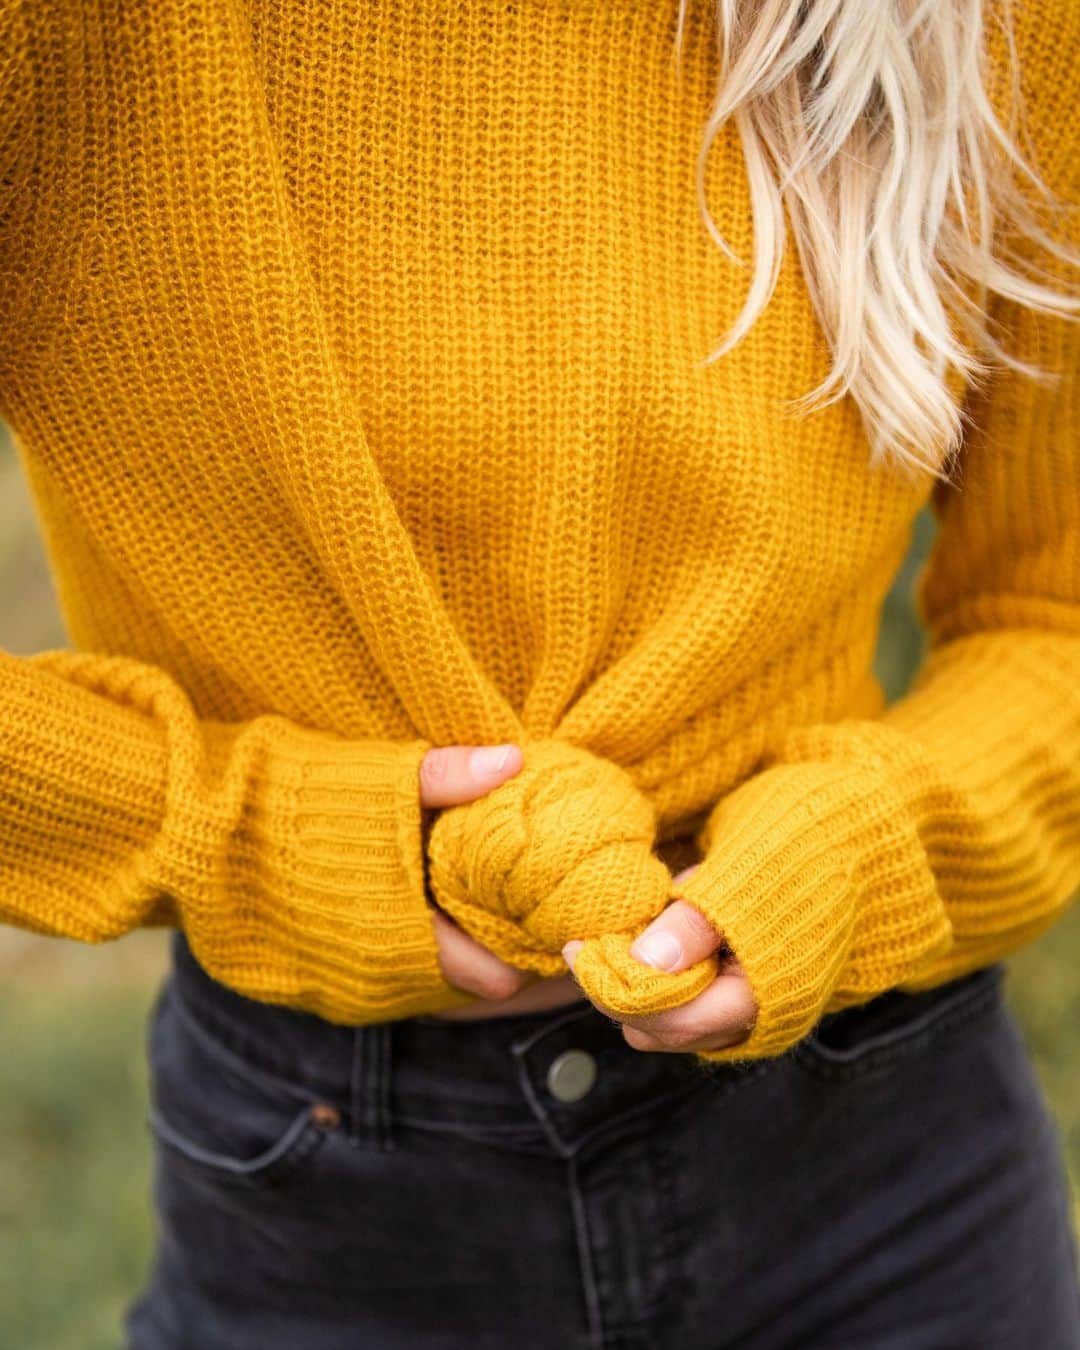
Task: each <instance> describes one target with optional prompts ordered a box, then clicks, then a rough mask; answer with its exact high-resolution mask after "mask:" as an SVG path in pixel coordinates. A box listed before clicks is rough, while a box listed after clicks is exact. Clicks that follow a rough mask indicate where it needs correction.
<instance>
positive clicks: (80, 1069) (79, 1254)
mask: <svg viewBox="0 0 1080 1350" xmlns="http://www.w3.org/2000/svg"><path fill="white" fill-rule="evenodd" d="M0 504H2V505H0V515H2V523H3V533H2V538H3V539H4V540H6V541H7V543H6V546H5V547H4V548H3V549H0V595H2V596H4V597H7V604H6V606H0V645H3V646H5V647H6V648H7V649H8V650H12V651H32V650H37V649H38V648H40V647H44V646H49V645H62V643H63V637H62V633H61V630H60V627H59V623H58V620H57V617H56V614H55V610H54V609H53V608H52V605H51V599H50V597H49V590H48V584H47V574H46V569H45V568H44V563H43V559H42V557H41V554H40V547H39V545H38V544H37V541H36V536H35V534H34V531H33V526H32V522H31V515H30V511H29V507H28V504H27V502H26V500H25V496H24V495H22V484H21V479H20V478H19V476H18V474H17V471H16V470H15V467H14V464H13V461H12V460H11V459H10V457H8V456H5V455H4V453H3V447H2V446H0ZM932 533H933V530H932V524H931V522H930V521H929V520H928V519H927V518H926V517H922V518H920V520H919V522H918V523H917V527H916V532H915V537H914V540H913V546H912V551H911V553H910V555H909V557H908V560H907V562H906V563H905V565H904V569H903V571H902V572H901V574H900V576H899V577H898V578H897V582H896V585H895V587H894V589H893V592H892V594H891V595H890V597H889V600H888V602H887V604H886V609H885V616H884V624H883V631H882V639H881V644H880V647H879V652H878V672H879V675H880V677H881V679H882V682H883V685H884V687H885V690H886V694H887V695H888V697H889V698H890V699H891V698H895V697H898V696H899V695H900V694H901V693H902V691H903V689H904V688H905V687H906V685H907V682H908V680H909V679H910V677H911V673H912V671H913V670H914V668H915V667H916V665H917V664H918V661H919V660H920V657H921V653H922V650H923V645H924V643H923V636H922V633H921V631H920V629H919V626H918V624H917V622H916V620H915V617H914V614H913V610H912V605H911V585H912V582H913V580H914V578H915V576H916V574H917V571H918V568H919V567H920V566H921V563H922V561H923V559H924V558H925V556H926V550H927V548H928V547H929V544H930V542H931V537H932ZM163 968H164V935H163V934H161V933H149V932H148V933H137V934H132V935H131V936H130V937H127V938H125V939H123V941H121V942H118V943H113V944H110V945H109V946H107V947H104V948H88V947H82V946H79V945H78V944H75V943H63V942H56V941H47V940H44V939H38V938H33V937H30V936H28V935H26V934H23V933H17V932H15V931H14V930H4V929H3V928H0V1347H2V1348H3V1350H117V1348H118V1347H119V1346H120V1344H121V1331H120V1326H121V1319H122V1315H123V1312H124V1309H125V1308H126V1307H127V1305H128V1303H129V1301H130V1300H131V1298H132V1297H133V1296H134V1294H135V1293H136V1291H137V1290H138V1289H139V1288H140V1287H141V1285H142V1283H143V1280H144V1278H145V1276H146V1273H147V1263H148V1260H149V1254H150V1243H151V1235H152V1219H151V1213H150V1206H149V1195H148V1166H149V1137H148V1134H147V1130H146V1126H145V1112H146V1068H145V1063H144V1058H143V1045H144V1036H145V1027H146V1018H147V1014H148V1012H149V1009H150V1006H151V1003H152V1000H153V996H154V992H155V989H156V986H157V981H158V978H159V976H160V974H161V971H162V970H163ZM1078 969H1080V907H1076V908H1074V909H1073V910H1071V911H1070V912H1069V913H1068V914H1067V915H1066V917H1065V918H1064V919H1062V920H1061V921H1060V922H1059V923H1058V924H1057V925H1055V927H1054V928H1053V929H1052V930H1051V931H1050V932H1049V933H1047V934H1046V935H1045V936H1044V937H1043V938H1041V939H1040V940H1039V941H1038V942H1036V943H1034V944H1032V945H1031V946H1029V947H1028V948H1026V949H1025V950H1024V951H1022V952H1020V953H1018V954H1017V955H1016V956H1015V957H1013V958H1012V959H1011V961H1010V963H1009V980H1008V984H1007V993H1008V998H1009V1001H1010V1003H1011V1005H1012V1006H1013V1008H1014V1009H1015V1011H1016V1012H1017V1015H1018V1016H1019V1018H1020V1021H1021V1024H1022V1026H1023V1028H1024V1031H1025V1035H1026V1036H1027V1038H1028V1042H1029V1044H1030V1046H1031V1048H1032V1051H1033V1053H1034V1055H1035V1060H1036V1065H1037V1068H1038V1071H1039V1074H1040V1077H1041V1080H1042V1082H1043V1084H1044V1086H1045V1088H1046V1091H1047V1094H1048V1097H1049V1099H1050V1103H1051V1106H1052V1108H1053V1111H1054V1115H1055V1118H1056V1120H1057V1122H1058V1125H1059V1128H1060V1130H1061V1135H1062V1138H1063V1141H1064V1144H1065V1149H1066V1158H1067V1162H1068V1165H1069V1170H1070V1176H1071V1179H1072V1183H1073V1194H1074V1197H1078V1196H1080V1073H1078V1072H1077V1070H1078V1068H1080V1062H1078V1054H1077V1046H1078V1045H1080V980H1078V979H1077V975H1076V971H1077V970H1078ZM1078 1218H1080V1211H1078Z"/></svg>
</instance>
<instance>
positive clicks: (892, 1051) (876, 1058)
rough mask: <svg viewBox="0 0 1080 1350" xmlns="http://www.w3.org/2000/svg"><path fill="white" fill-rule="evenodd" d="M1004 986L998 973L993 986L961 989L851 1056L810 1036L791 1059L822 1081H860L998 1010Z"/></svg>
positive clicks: (801, 1043) (862, 1045) (992, 983)
mask: <svg viewBox="0 0 1080 1350" xmlns="http://www.w3.org/2000/svg"><path fill="white" fill-rule="evenodd" d="M1002 985H1003V977H1002V974H1001V972H1000V971H999V973H998V974H997V975H995V976H994V977H993V979H992V980H991V981H990V983H988V984H980V985H975V986H974V987H968V988H965V989H962V990H960V991H958V992H957V993H956V994H954V995H953V996H952V997H951V998H950V999H948V1000H946V1001H943V1002H942V1003H938V1004H935V1005H934V1006H933V1007H932V1008H928V1009H927V1010H926V1012H924V1013H921V1014H920V1016H919V1017H918V1018H917V1019H916V1020H915V1021H913V1022H911V1023H909V1024H908V1025H906V1026H905V1027H903V1029H902V1034H901V1035H899V1036H895V1035H894V1036H891V1037H890V1036H889V1035H888V1033H882V1035H880V1036H878V1037H869V1038H867V1040H866V1041H864V1042H863V1043H862V1044H861V1045H859V1046H856V1047H854V1048H853V1049H852V1052H851V1053H850V1054H843V1053H841V1052H832V1051H826V1050H823V1048H822V1047H821V1046H820V1045H819V1044H817V1043H816V1042H815V1041H814V1039H813V1033H812V1032H811V1034H810V1035H809V1036H807V1037H806V1038H805V1039H804V1040H803V1041H800V1042H799V1043H798V1044H797V1045H795V1046H793V1047H792V1051H791V1054H792V1059H793V1060H794V1061H795V1062H796V1063H798V1064H800V1065H801V1066H802V1067H803V1068H805V1069H806V1070H807V1072H809V1073H814V1074H817V1075H819V1076H820V1077H822V1078H828V1079H831V1080H833V1081H843V1080H854V1079H858V1078H861V1077H863V1076H864V1075H866V1074H869V1073H871V1072H873V1071H874V1070H876V1069H881V1068H887V1067H888V1066H889V1065H892V1064H895V1063H897V1062H898V1061H899V1060H902V1059H905V1058H907V1057H908V1056H909V1055H915V1054H918V1053H920V1052H921V1051H923V1050H926V1049H928V1048H929V1047H930V1046H932V1045H934V1044H936V1043H937V1041H938V1040H939V1039H941V1038H942V1037H944V1036H945V1035H946V1034H947V1033H948V1032H950V1031H952V1030H954V1029H957V1028H959V1027H961V1026H964V1025H966V1024H967V1023H969V1022H971V1021H973V1020H974V1019H975V1018H977V1017H979V1016H981V1015H982V1014H983V1013H985V1012H989V1011H993V1009H994V1008H995V1007H997V1006H999V997H1000V994H1001V989H1002Z"/></svg>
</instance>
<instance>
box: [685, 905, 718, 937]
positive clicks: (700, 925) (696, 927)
mask: <svg viewBox="0 0 1080 1350" xmlns="http://www.w3.org/2000/svg"><path fill="white" fill-rule="evenodd" d="M682 903H683V909H682V920H683V923H684V924H685V926H686V930H687V932H688V933H689V935H690V937H691V938H692V939H693V941H694V943H695V944H700V945H701V946H708V945H715V944H716V943H718V942H719V940H720V934H719V933H718V932H717V931H716V928H715V926H714V925H713V923H712V922H711V920H710V919H709V918H708V917H707V916H706V915H705V914H704V913H702V911H701V910H700V909H698V908H697V906H696V905H691V904H690V903H689V902H687V901H685V900H684V901H683V902H682Z"/></svg>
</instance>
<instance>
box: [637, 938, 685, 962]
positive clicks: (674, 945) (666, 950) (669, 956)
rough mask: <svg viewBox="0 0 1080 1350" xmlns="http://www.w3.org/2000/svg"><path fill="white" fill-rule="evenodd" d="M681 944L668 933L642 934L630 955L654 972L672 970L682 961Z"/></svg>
mask: <svg viewBox="0 0 1080 1350" xmlns="http://www.w3.org/2000/svg"><path fill="white" fill-rule="evenodd" d="M682 954H683V950H682V943H681V942H680V941H679V939H678V938H676V937H672V935H671V934H670V933H643V934H642V935H641V937H639V938H638V940H637V941H636V942H635V943H634V944H633V946H632V947H631V948H630V955H631V956H633V957H634V958H635V960H638V961H642V962H643V963H644V964H645V965H647V966H652V967H654V969H656V970H674V969H675V967H676V966H677V965H678V964H679V962H680V961H681V960H682Z"/></svg>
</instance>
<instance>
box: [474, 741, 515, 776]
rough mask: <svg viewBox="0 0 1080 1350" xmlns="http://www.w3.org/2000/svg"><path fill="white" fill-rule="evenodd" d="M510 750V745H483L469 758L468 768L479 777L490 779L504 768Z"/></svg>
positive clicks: (511, 747)
mask: <svg viewBox="0 0 1080 1350" xmlns="http://www.w3.org/2000/svg"><path fill="white" fill-rule="evenodd" d="M512 749H513V746H510V745H483V746H481V747H480V749H479V750H474V751H473V752H472V754H471V755H470V756H469V768H470V770H471V771H472V772H473V773H475V774H479V775H480V776H481V777H484V778H490V777H492V776H493V775H494V774H497V773H501V772H502V770H503V769H505V768H506V761H507V760H508V759H509V758H510V751H511V750H512Z"/></svg>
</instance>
